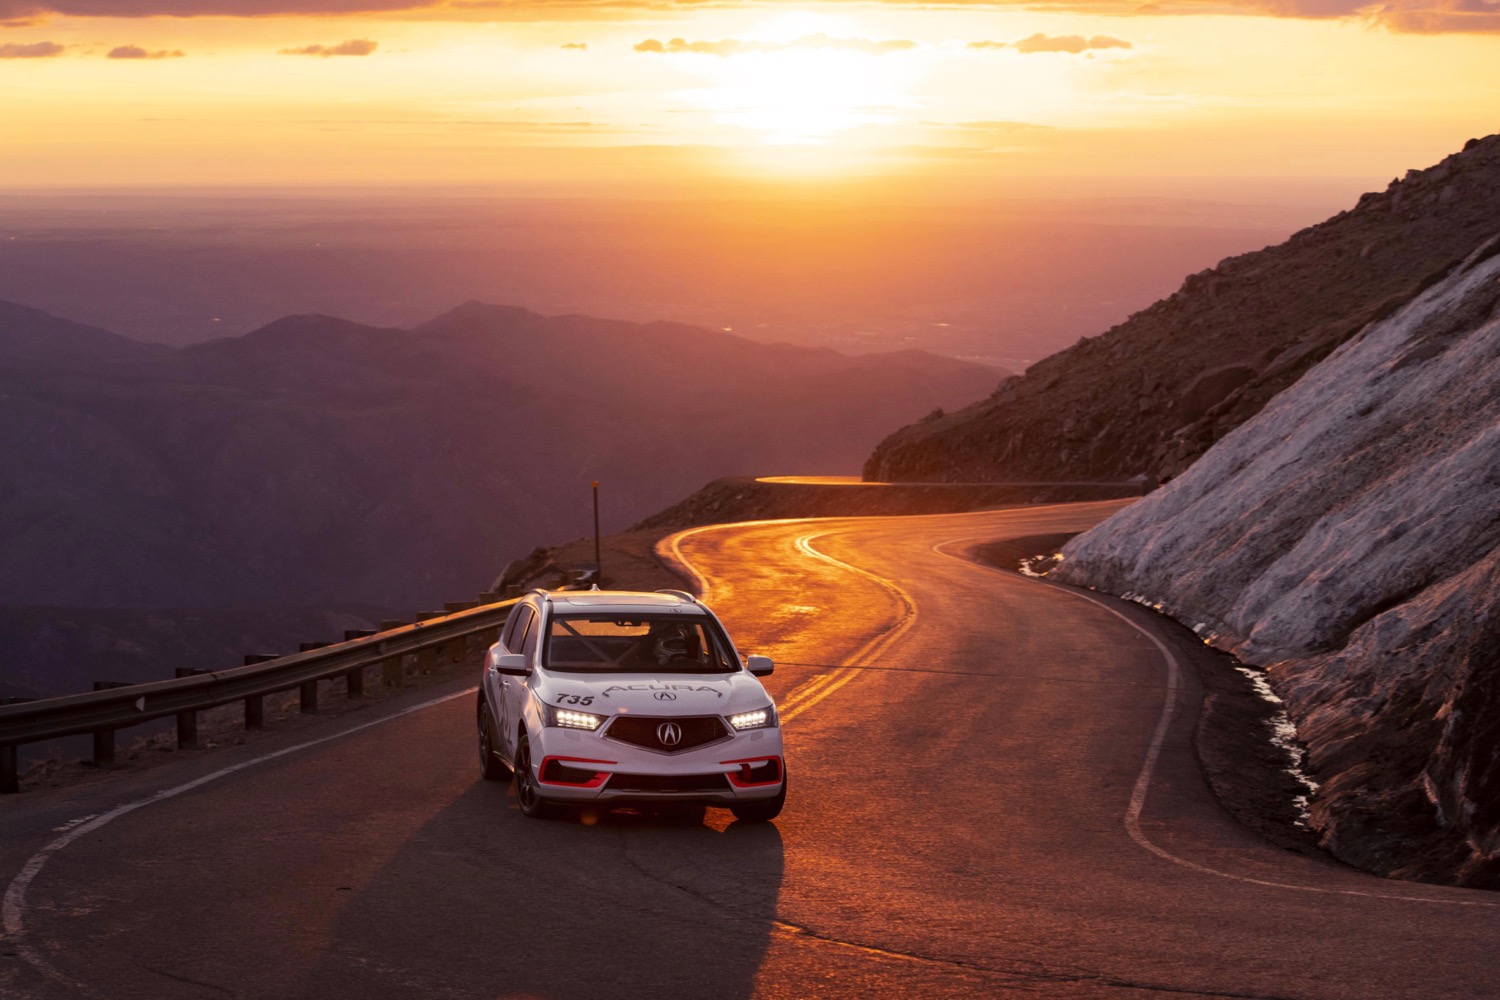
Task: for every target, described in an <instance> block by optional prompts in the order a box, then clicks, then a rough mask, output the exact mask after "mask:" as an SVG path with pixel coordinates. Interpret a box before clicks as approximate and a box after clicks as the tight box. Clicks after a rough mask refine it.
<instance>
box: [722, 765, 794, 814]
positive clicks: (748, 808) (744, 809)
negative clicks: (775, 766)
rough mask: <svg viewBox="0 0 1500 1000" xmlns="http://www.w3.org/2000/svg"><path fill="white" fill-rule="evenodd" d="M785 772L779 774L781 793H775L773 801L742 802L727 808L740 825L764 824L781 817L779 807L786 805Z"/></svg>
mask: <svg viewBox="0 0 1500 1000" xmlns="http://www.w3.org/2000/svg"><path fill="white" fill-rule="evenodd" d="M786 782H787V779H786V772H785V771H782V772H781V791H779V792H777V793H776V797H775V798H774V799H761V800H760V801H758V802H743V803H740V804H738V805H732V806H730V807H729V811H730V812H732V813H734V818H735V819H737V820H739V821H740V822H741V823H765V822H768V821H770V820H773V819H775V818H776V817H777V816H780V815H781V807H782V806H784V805H786Z"/></svg>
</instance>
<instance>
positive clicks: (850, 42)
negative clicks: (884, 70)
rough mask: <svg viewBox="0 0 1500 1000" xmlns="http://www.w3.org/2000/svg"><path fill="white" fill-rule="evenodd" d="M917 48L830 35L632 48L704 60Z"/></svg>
mask: <svg viewBox="0 0 1500 1000" xmlns="http://www.w3.org/2000/svg"><path fill="white" fill-rule="evenodd" d="M916 47H917V43H916V42H912V41H908V40H906V39H904V38H884V39H878V40H877V39H873V38H835V37H833V36H832V35H824V34H818V35H803V36H802V37H801V38H794V39H792V40H791V41H790V42H755V41H746V40H744V39H740V38H725V39H723V40H721V41H716V42H689V41H685V40H683V39H681V38H673V39H672V40H670V41H667V42H662V41H659V40H657V39H655V38H648V39H646V40H645V41H644V42H641V43H640V44H638V45H637V46H636V47H635V50H636V51H637V52H659V53H680V52H689V53H694V54H697V55H705V56H737V55H743V54H745V53H747V52H782V51H785V50H787V49H843V50H846V51H850V52H864V53H867V54H869V55H876V56H879V55H885V54H886V53H888V52H906V51H909V50H911V49H914V48H916Z"/></svg>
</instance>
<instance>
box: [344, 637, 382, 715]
mask: <svg viewBox="0 0 1500 1000" xmlns="http://www.w3.org/2000/svg"><path fill="white" fill-rule="evenodd" d="M374 634H375V630H374V629H372V628H351V629H345V630H344V641H345V642H348V641H350V640H351V639H368V638H369V637H370V636H372V635H374ZM344 682H345V683H346V684H347V685H348V687H347V688H346V689H345V691H344V693H345V696H346V697H349V698H363V697H364V696H365V668H364V667H355V668H354V669H353V670H351V671H349V672H348V673H347V674H345V675H344Z"/></svg>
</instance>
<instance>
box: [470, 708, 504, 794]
mask: <svg viewBox="0 0 1500 1000" xmlns="http://www.w3.org/2000/svg"><path fill="white" fill-rule="evenodd" d="M478 716H479V776H480V777H482V778H483V779H484V780H485V781H508V780H509V779H510V768H508V767H506V766H505V762H504V761H502V760H501V759H500V756H499V755H498V754H497V753H495V740H494V736H493V735H492V734H493V733H494V731H495V727H494V724H493V723H492V722H491V721H490V707H489V706H488V705H486V704H485V703H484V702H482V701H481V702H480V703H479V712H478Z"/></svg>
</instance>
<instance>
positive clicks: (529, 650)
mask: <svg viewBox="0 0 1500 1000" xmlns="http://www.w3.org/2000/svg"><path fill="white" fill-rule="evenodd" d="M527 610H530V609H527ZM536 618H537V616H536V614H535V613H533V614H532V615H531V616H530V617H529V618H528V619H527V620H526V634H525V635H524V636H522V637H521V652H522V653H523V654H525V656H526V659H528V660H530V659H531V654H533V653H535V652H536V644H537V640H538V639H539V638H541V635H542V630H541V629H540V628H538V627H537V626H536Z"/></svg>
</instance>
